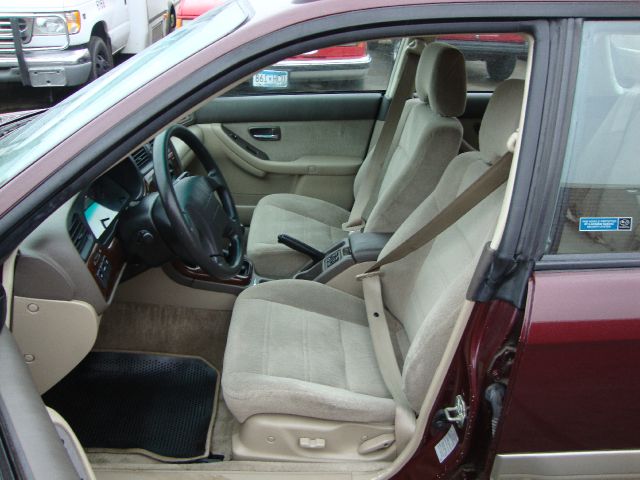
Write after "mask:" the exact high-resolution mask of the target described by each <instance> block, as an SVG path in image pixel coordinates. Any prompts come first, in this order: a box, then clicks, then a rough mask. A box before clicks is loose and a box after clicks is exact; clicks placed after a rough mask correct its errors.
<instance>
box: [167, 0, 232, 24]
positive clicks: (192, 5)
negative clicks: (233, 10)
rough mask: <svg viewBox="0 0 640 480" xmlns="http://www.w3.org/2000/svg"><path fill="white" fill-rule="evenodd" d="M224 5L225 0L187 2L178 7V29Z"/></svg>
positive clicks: (191, 0)
mask: <svg viewBox="0 0 640 480" xmlns="http://www.w3.org/2000/svg"><path fill="white" fill-rule="evenodd" d="M222 3H223V0H185V1H183V2H180V5H178V11H177V12H176V17H177V21H176V27H177V28H180V27H182V26H184V25H187V24H188V23H189V22H191V21H193V20H195V19H196V18H198V17H199V16H200V15H202V14H203V13H205V12H208V11H209V10H211V9H212V8H215V7H217V6H219V5H221V4H222Z"/></svg>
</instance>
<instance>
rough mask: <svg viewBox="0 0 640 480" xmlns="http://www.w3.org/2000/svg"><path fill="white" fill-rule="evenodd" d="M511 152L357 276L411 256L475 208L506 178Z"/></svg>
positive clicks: (373, 272) (370, 273)
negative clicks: (423, 224)
mask: <svg viewBox="0 0 640 480" xmlns="http://www.w3.org/2000/svg"><path fill="white" fill-rule="evenodd" d="M512 158H513V153H512V152H507V153H506V154H505V155H503V156H502V157H501V158H500V160H498V161H497V162H496V163H495V164H493V165H492V166H491V168H489V170H487V171H486V172H485V173H484V174H483V175H482V176H480V178H478V179H477V180H476V181H475V182H473V183H472V184H471V185H470V186H469V187H468V188H467V189H466V190H465V191H464V192H462V193H461V194H460V195H458V196H457V197H456V198H455V200H453V201H452V202H451V203H450V204H449V205H447V206H446V207H445V208H444V209H443V210H442V211H441V212H440V213H438V214H437V215H436V216H435V217H433V218H432V219H431V221H430V222H428V223H427V224H426V225H425V226H423V227H422V228H420V229H419V230H418V231H417V232H415V233H414V234H413V235H411V236H410V237H409V238H407V239H406V240H405V241H404V242H402V243H400V244H399V245H398V246H396V247H395V248H394V249H392V250H391V251H390V252H388V253H387V254H386V255H385V256H384V257H382V258H380V259H378V261H377V262H376V263H374V264H373V265H372V266H371V267H370V268H369V269H368V270H367V271H366V272H365V273H363V274H361V275H360V276H359V277H361V278H362V277H366V276H368V275H372V274H375V272H377V271H378V270H380V268H381V267H383V266H384V265H388V264H389V263H393V262H397V261H398V260H400V259H402V258H404V257H406V256H407V255H409V254H410V253H413V252H415V251H416V250H418V249H419V248H421V247H423V246H424V245H426V244H427V243H429V242H430V241H431V240H433V239H434V238H436V237H437V236H438V235H440V234H441V233H442V232H444V231H445V230H446V229H447V228H449V227H450V226H451V225H453V224H454V223H456V222H457V221H458V220H460V219H461V218H462V217H463V216H464V215H465V214H467V213H468V212H469V211H470V210H471V209H472V208H473V207H475V206H476V205H478V204H479V203H480V202H481V201H482V200H483V199H485V198H486V197H487V196H488V195H489V194H490V193H492V192H494V191H495V190H496V189H497V188H498V187H499V186H500V185H502V184H503V183H504V182H506V181H507V179H508V178H509V171H510V170H511V160H512Z"/></svg>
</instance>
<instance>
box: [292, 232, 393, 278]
mask: <svg viewBox="0 0 640 480" xmlns="http://www.w3.org/2000/svg"><path fill="white" fill-rule="evenodd" d="M389 238H391V234H390V233H370V232H367V233H360V232H356V233H352V234H351V235H349V236H348V237H347V238H345V239H344V240H342V241H340V242H338V243H336V244H335V245H333V246H332V247H331V248H329V249H328V250H327V251H326V253H325V254H324V256H323V257H322V258H321V259H320V260H319V261H315V262H312V263H311V264H310V265H308V266H307V267H305V268H304V269H303V270H301V271H300V272H298V273H297V274H296V275H295V276H294V278H298V279H301V280H313V281H316V282H320V283H327V282H329V281H330V280H331V279H333V278H335V277H336V276H337V275H339V274H340V273H342V272H344V271H345V270H347V269H349V268H350V267H352V266H353V265H356V264H358V263H364V262H374V261H376V260H377V258H378V255H379V254H380V252H381V251H382V249H383V248H384V246H385V245H386V244H387V242H388V241H389Z"/></svg>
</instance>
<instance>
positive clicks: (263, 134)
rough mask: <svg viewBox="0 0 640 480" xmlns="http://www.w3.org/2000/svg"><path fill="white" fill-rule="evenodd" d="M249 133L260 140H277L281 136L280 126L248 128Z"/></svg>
mask: <svg viewBox="0 0 640 480" xmlns="http://www.w3.org/2000/svg"><path fill="white" fill-rule="evenodd" d="M249 135H251V137H253V138H254V139H256V140H258V141H260V142H277V141H279V140H280V139H281V138H282V133H281V132H280V127H256V128H250V129H249Z"/></svg>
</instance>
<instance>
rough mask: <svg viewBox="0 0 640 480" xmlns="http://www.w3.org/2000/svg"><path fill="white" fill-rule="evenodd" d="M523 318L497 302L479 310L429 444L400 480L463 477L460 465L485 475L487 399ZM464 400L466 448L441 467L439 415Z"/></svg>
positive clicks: (463, 438)
mask: <svg viewBox="0 0 640 480" xmlns="http://www.w3.org/2000/svg"><path fill="white" fill-rule="evenodd" d="M521 317H522V312H520V311H519V310H517V309H516V308H515V307H513V306H512V305H510V304H508V303H506V302H502V301H495V302H492V303H478V304H476V305H475V307H474V309H473V311H472V313H471V317H470V319H469V322H468V324H467V327H466V329H465V332H464V335H463V337H462V341H461V342H460V345H459V347H458V349H457V351H456V354H455V356H454V359H453V361H452V364H451V366H450V367H449V371H448V372H447V377H446V379H445V382H444V384H443V386H442V388H441V389H440V392H439V394H438V399H437V401H436V403H435V405H436V406H435V408H434V409H433V411H432V412H431V414H430V417H429V423H428V425H430V427H428V428H427V431H426V432H425V435H424V439H423V443H422V445H421V447H420V448H419V449H418V451H417V452H416V454H415V455H414V456H413V458H412V459H411V460H410V461H409V462H408V463H407V464H406V465H405V466H404V467H403V469H402V470H401V471H400V472H399V473H398V474H397V475H396V476H395V477H394V478H397V479H411V480H414V479H423V478H451V477H454V476H455V477H462V476H464V473H463V472H462V471H461V470H460V465H462V464H465V465H467V464H469V463H470V462H471V463H476V464H477V465H478V471H479V470H481V469H482V467H483V465H484V460H485V456H486V448H487V447H488V445H489V440H490V433H489V430H488V428H487V427H488V425H489V421H490V417H488V416H487V412H486V411H484V410H483V409H482V408H481V405H482V403H483V402H482V398H483V393H484V390H485V389H486V387H487V386H488V385H489V384H490V383H492V382H493V379H492V378H491V376H490V375H489V374H488V373H489V372H488V369H489V366H490V363H491V361H492V359H493V357H494V356H495V354H496V352H497V351H498V350H500V349H501V347H502V346H503V344H504V343H505V340H506V339H507V338H508V337H509V334H510V332H512V330H513V328H514V326H518V325H519V320H520V319H521ZM458 394H462V396H463V398H464V399H465V402H466V403H467V405H468V406H469V411H468V416H467V421H466V423H465V426H464V429H458V428H456V432H457V434H458V438H460V439H461V443H459V444H458V447H456V448H455V449H454V451H453V452H452V453H451V454H450V455H449V457H448V458H447V459H446V460H445V461H444V463H442V464H440V463H439V461H438V458H437V456H436V454H435V445H436V444H437V443H438V442H439V441H440V440H441V439H442V437H444V435H445V434H446V432H447V430H448V429H449V426H448V425H447V427H446V428H445V429H444V430H437V429H435V428H433V426H432V425H433V419H434V416H435V413H436V412H437V411H438V410H440V409H442V408H445V407H449V406H452V405H453V404H454V399H455V397H456V395H458Z"/></svg>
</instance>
